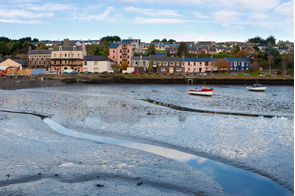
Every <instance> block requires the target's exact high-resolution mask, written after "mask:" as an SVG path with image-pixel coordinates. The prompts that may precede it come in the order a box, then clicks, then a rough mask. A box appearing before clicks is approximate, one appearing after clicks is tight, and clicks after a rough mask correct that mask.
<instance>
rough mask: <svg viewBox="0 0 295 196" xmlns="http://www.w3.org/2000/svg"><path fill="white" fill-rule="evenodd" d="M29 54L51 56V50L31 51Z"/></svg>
mask: <svg viewBox="0 0 295 196" xmlns="http://www.w3.org/2000/svg"><path fill="white" fill-rule="evenodd" d="M28 54H51V51H50V50H30V51H29V52H28Z"/></svg>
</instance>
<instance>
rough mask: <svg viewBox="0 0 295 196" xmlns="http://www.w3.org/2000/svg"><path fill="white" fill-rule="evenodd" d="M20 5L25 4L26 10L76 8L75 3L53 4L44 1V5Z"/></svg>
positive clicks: (39, 10)
mask: <svg viewBox="0 0 295 196" xmlns="http://www.w3.org/2000/svg"><path fill="white" fill-rule="evenodd" d="M21 6H22V7H23V6H25V8H26V9H28V10H34V11H38V12H42V11H65V10H73V9H77V7H76V6H75V5H72V4H54V3H46V4H44V5H37V4H25V5H21Z"/></svg>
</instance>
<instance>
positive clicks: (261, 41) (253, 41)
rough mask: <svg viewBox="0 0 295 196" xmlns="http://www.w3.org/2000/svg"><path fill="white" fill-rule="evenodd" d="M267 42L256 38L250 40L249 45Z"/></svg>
mask: <svg viewBox="0 0 295 196" xmlns="http://www.w3.org/2000/svg"><path fill="white" fill-rule="evenodd" d="M264 42H265V40H264V39H262V37H259V36H256V37H254V38H249V39H248V43H264Z"/></svg>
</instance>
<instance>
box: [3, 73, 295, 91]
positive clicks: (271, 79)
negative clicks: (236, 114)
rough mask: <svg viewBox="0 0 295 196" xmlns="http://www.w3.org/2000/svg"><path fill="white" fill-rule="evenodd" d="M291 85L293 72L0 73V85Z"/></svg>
mask: <svg viewBox="0 0 295 196" xmlns="http://www.w3.org/2000/svg"><path fill="white" fill-rule="evenodd" d="M256 82H257V83H261V84H263V85H292V86H294V77H293V76H236V75H192V74H191V75H164V74H79V75H72V74H39V75H38V77H36V78H32V77H30V78H26V77H17V78H11V77H1V76H0V89H15V88H30V87H38V86H60V85H67V84H73V83H88V84H108V83H125V84H194V85H203V84H206V85H210V84H211V85H251V84H253V83H256Z"/></svg>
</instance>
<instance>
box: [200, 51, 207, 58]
mask: <svg viewBox="0 0 295 196" xmlns="http://www.w3.org/2000/svg"><path fill="white" fill-rule="evenodd" d="M207 57H209V55H208V54H206V53H205V51H202V52H201V53H199V54H198V58H207Z"/></svg>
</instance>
